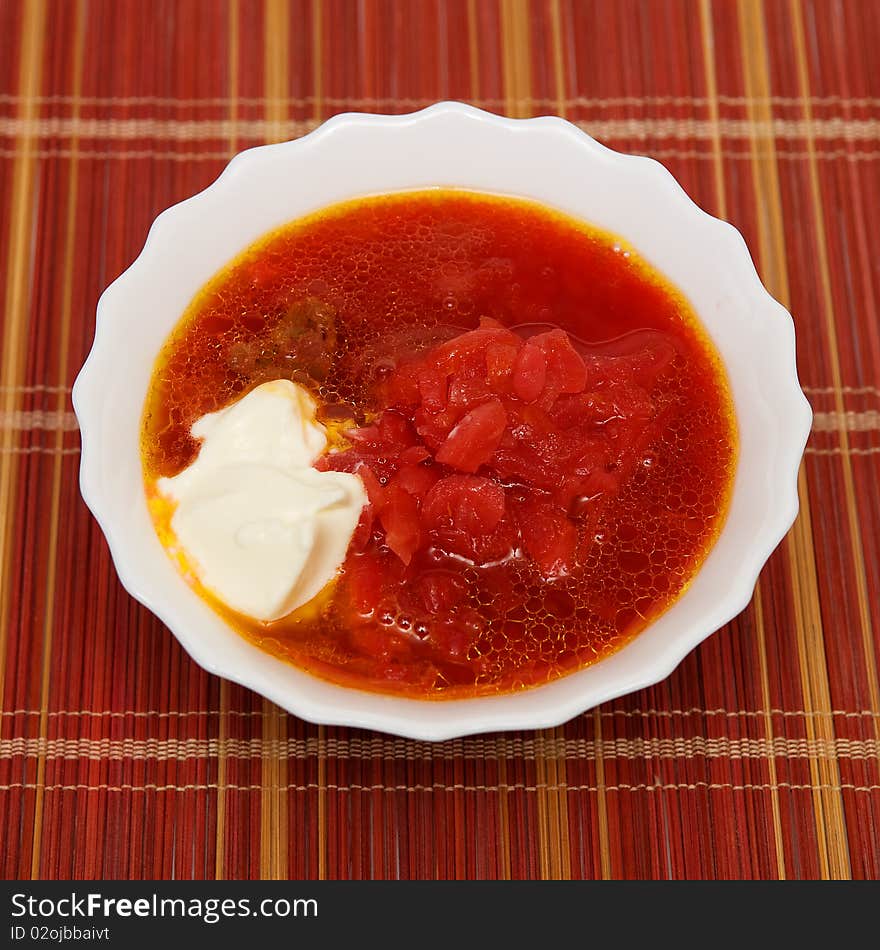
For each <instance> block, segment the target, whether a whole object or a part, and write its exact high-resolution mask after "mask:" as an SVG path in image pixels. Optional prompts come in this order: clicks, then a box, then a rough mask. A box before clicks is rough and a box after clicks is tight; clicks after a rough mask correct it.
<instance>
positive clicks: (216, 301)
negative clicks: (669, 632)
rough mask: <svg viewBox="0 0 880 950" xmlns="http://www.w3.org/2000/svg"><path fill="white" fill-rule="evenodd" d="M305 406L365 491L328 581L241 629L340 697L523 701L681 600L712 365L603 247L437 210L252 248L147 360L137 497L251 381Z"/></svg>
mask: <svg viewBox="0 0 880 950" xmlns="http://www.w3.org/2000/svg"><path fill="white" fill-rule="evenodd" d="M278 378H287V379H291V380H293V381H295V382H297V383H299V384H300V385H302V386H305V387H306V388H307V389H309V390H310V391H311V393H312V394H313V395H314V397H315V398H316V400H317V402H318V405H319V409H318V419H319V420H320V421H322V422H323V423H324V424H325V425H326V426H327V429H328V435H329V438H330V450H329V452H328V453H326V454H325V455H323V456H321V457H320V458H319V460H318V462H317V463H316V467H318V468H324V469H335V470H340V471H347V472H353V473H356V474H357V475H359V476H360V478H361V479H362V481H363V483H364V485H365V488H366V490H367V494H368V497H369V502H370V503H369V505H368V506H367V507H366V508H364V510H363V513H362V515H361V520H360V523H359V525H358V528H357V530H356V532H355V534H354V537H353V538H352V541H351V544H350V546H349V549H348V553H347V556H346V559H345V562H344V564H343V565H342V568H341V570H340V571H339V573H338V576H337V578H336V579H335V581H333V582H332V584H330V585H328V587H327V588H325V590H324V591H323V592H322V593H321V594H320V595H319V596H318V597H317V598H316V599H315V600H314V601H312V602H311V603H309V604H307V605H306V606H305V607H303V608H300V609H298V610H296V611H295V612H294V613H292V614H290V615H289V616H287V617H285V618H283V619H281V620H278V621H275V622H272V623H261V622H259V621H256V620H252V619H249V618H247V617H243V616H240V615H238V614H235V613H234V612H232V611H230V610H228V609H227V608H225V607H224V606H223V605H222V604H220V603H219V602H217V601H216V600H215V599H214V598H212V596H211V595H210V594H209V593H208V592H207V591H205V590H204V589H201V588H200V587H199V585H198V582H197V581H195V580H193V578H192V577H191V572H186V564H185V563H184V562H183V561H181V565H180V566H181V568H182V569H183V570H184V571H185V573H187V576H188V577H189V579H190V581H191V583H193V584H194V585H195V586H196V587H197V588H198V589H199V592H200V594H201V595H202V596H203V597H205V598H206V599H207V600H208V601H209V602H210V603H211V604H212V606H213V607H214V608H215V609H216V610H217V611H218V612H220V613H221V614H222V615H223V616H224V617H225V619H226V620H227V621H228V622H229V623H230V624H231V625H232V626H233V627H234V628H235V629H236V630H237V631H239V632H240V633H241V634H242V635H243V636H245V637H247V638H248V639H250V640H252V641H253V642H255V643H256V644H258V645H259V646H260V647H261V648H263V649H264V650H267V651H269V652H270V653H272V654H274V655H276V656H279V657H282V658H283V659H285V660H288V661H289V662H292V663H294V664H296V665H297V666H299V667H302V668H304V669H307V670H309V671H311V672H312V673H315V674H317V675H319V676H322V677H325V678H327V679H330V680H333V681H334V682H337V683H342V684H345V685H348V686H354V687H360V688H363V689H369V690H374V691H380V692H392V693H402V694H407V695H415V696H419V697H423V698H434V699H443V698H452V697H462V696H473V695H482V694H487V693H499V692H508V691H511V690H517V689H522V688H526V687H529V686H534V685H538V684H540V683H545V682H547V681H548V680H552V679H554V678H556V677H559V676H562V675H564V674H566V673H570V672H571V671H573V670H576V669H578V668H580V667H583V666H586V665H588V664H591V663H594V662H596V661H597V660H599V659H601V658H602V657H604V656H607V655H608V654H609V653H611V652H613V651H614V650H616V649H618V648H619V647H620V646H622V645H623V644H624V643H626V642H627V641H628V640H629V639H631V638H632V637H633V636H635V635H636V634H638V633H639V632H640V631H641V630H642V629H643V628H644V627H645V626H646V625H647V624H648V623H650V622H651V621H652V620H653V619H654V618H656V617H657V616H658V615H659V614H660V613H662V612H663V611H664V610H665V609H666V608H667V607H668V606H669V605H670V604H671V603H672V602H673V601H674V600H675V599H676V598H677V597H678V596H679V595H680V594H681V592H682V591H683V589H684V588H685V586H686V585H687V584H688V582H689V581H690V580H691V578H692V577H693V576H694V573H695V572H696V571H697V570H698V568H699V567H700V564H701V563H702V561H703V559H704V558H705V556H706V554H707V553H708V551H709V549H710V548H711V546H712V544H713V542H714V540H715V538H716V537H717V535H718V532H719V530H720V527H721V524H722V522H723V519H724V515H725V512H726V509H727V505H728V500H729V496H730V490H731V483H732V478H733V471H734V468H735V461H736V428H735V422H734V416H733V411H732V405H731V400H730V395H729V392H728V387H727V383H726V379H725V376H724V372H723V368H722V366H721V363H720V361H719V359H718V356H717V353H716V352H715V350H714V349H713V347H712V345H711V343H710V341H709V340H708V338H707V337H706V335H705V334H704V332H703V331H702V329H701V327H700V326H699V324H698V322H697V320H696V318H695V316H694V314H693V312H692V311H691V310H690V308H689V306H688V304H687V302H686V301H685V300H684V299H683V298H682V297H681V296H680V295H679V294H678V293H677V292H676V290H675V288H673V287H672V286H670V285H669V284H668V283H667V282H666V281H665V280H664V279H663V278H662V276H661V275H659V274H658V273H657V272H655V271H654V270H652V269H651V268H650V267H649V266H648V265H647V264H646V263H645V262H644V261H643V260H641V259H640V258H639V257H638V255H637V253H636V252H635V250H633V249H631V248H630V247H628V246H627V245H626V244H625V242H623V241H622V240H620V239H618V238H616V237H615V236H614V235H611V234H607V233H604V232H602V231H599V230H596V229H594V228H590V227H588V226H586V225H584V224H582V223H580V222H577V221H574V220H572V219H570V218H567V217H565V216H563V215H560V214H558V213H555V212H551V211H548V210H547V209H545V208H543V207H541V206H539V205H536V204H533V203H531V202H526V201H521V200H516V199H508V198H496V197H489V196H485V195H478V194H472V193H468V192H456V191H430V192H418V193H408V194H400V195H393V196H384V197H378V198H369V199H362V200H357V201H353V202H349V203H346V204H343V205H338V206H336V207H333V208H330V209H327V210H325V211H322V212H321V213H319V214H316V215H314V216H312V217H309V218H306V219H303V220H301V221H298V222H295V223H294V224H291V225H289V226H287V227H284V228H281V229H280V230H278V231H276V232H273V233H272V234H270V235H269V236H268V237H266V238H265V239H264V240H262V241H260V242H259V243H258V244H256V245H254V246H253V247H251V248H250V249H249V250H248V251H246V252H245V253H244V254H243V255H242V256H241V257H239V258H238V259H237V260H236V261H234V262H233V263H232V264H231V265H229V266H228V267H227V268H226V269H225V270H224V271H222V272H221V273H220V274H219V275H218V276H217V277H216V278H215V279H214V280H213V281H212V282H211V283H210V284H209V285H208V286H207V287H206V288H205V290H204V291H203V292H202V293H201V294H200V295H199V296H198V297H197V299H196V300H195V301H194V303H193V304H192V306H191V307H190V309H189V310H188V311H187V313H186V314H185V316H184V317H183V319H182V321H181V323H180V324H179V326H178V327H177V329H176V330H175V331H174V333H173V334H172V336H171V338H170V339H169V341H168V342H167V344H166V346H165V348H164V350H163V352H162V354H161V356H160V359H159V361H158V363H157V365H156V368H155V371H154V374H153V380H152V386H151V390H150V393H149V396H148V399H147V404H146V409H145V413H144V420H143V431H142V447H143V461H144V471H145V481H146V486H147V494H148V497H149V498H150V501H151V508H152V511H153V515H154V519H155V522H156V526H157V530H158V531H159V534H160V537H161V538H162V539H163V542H165V543H166V544H167V545H168V546H169V547H172V546H173V545H172V543H171V538H170V527H169V523H170V522H169V519H170V513H171V512H170V507H169V505H168V504H167V503H166V502H164V501H162V500H161V499H160V498H159V497H158V495H157V492H156V491H155V481H156V479H157V478H158V477H160V476H163V475H174V474H176V473H178V472H179V471H180V470H181V469H183V468H184V467H185V466H187V465H188V464H189V463H190V462H192V460H193V459H194V458H195V456H196V455H197V453H198V443H197V442H196V441H195V440H194V439H193V438H192V437H191V435H190V431H189V430H190V426H191V425H192V424H193V422H194V421H195V420H196V419H198V418H199V417H200V416H202V415H203V414H205V413H208V412H212V411H214V410H217V409H219V408H222V407H223V406H226V405H228V404H229V403H231V402H232V401H234V400H235V399H237V398H238V397H240V396H241V395H242V394H244V393H246V392H247V391H248V390H250V389H252V388H254V387H255V386H257V385H259V384H260V383H263V382H267V381H269V380H272V379H278Z"/></svg>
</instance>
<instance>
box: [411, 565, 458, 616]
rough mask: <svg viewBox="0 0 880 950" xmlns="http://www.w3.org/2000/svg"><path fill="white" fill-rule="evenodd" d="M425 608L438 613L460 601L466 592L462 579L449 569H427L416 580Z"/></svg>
mask: <svg viewBox="0 0 880 950" xmlns="http://www.w3.org/2000/svg"><path fill="white" fill-rule="evenodd" d="M418 589H419V596H420V598H421V601H422V604H423V606H424V608H425V610H427V611H429V612H430V613H432V614H439V613H442V612H443V611H446V610H449V609H450V608H452V607H454V606H455V605H456V604H458V603H460V602H461V600H462V599H463V598H464V595H465V594H466V593H467V588H466V586H465V583H464V581H463V580H462V579H461V578H460V577H459V576H458V575H456V574H453V573H452V572H451V571H428V572H427V573H425V574H422V576H421V577H420V578H419V580H418Z"/></svg>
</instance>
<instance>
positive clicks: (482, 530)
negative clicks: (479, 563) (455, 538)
mask: <svg viewBox="0 0 880 950" xmlns="http://www.w3.org/2000/svg"><path fill="white" fill-rule="evenodd" d="M503 517H504V489H503V488H502V487H501V486H500V485H499V484H498V483H497V482H495V481H492V479H489V478H480V477H479V476H477V475H449V476H447V477H446V478H443V479H441V480H440V481H439V482H437V484H436V485H434V487H433V488H432V489H431V490H430V491H429V492H428V494H427V496H426V497H425V500H424V502H423V504H422V520H423V523H424V525H425V527H426V528H428V529H429V530H431V529H437V528H447V527H448V528H455V529H458V530H460V531H464V532H467V533H470V534H473V535H484V534H488V533H489V532H490V531H492V530H493V529H494V528H495V526H496V525H497V524H498V522H499V521H501V519H502V518H503Z"/></svg>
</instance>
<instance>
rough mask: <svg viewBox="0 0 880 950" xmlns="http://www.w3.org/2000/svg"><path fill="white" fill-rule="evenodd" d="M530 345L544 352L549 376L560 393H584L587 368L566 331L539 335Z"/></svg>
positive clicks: (531, 340) (532, 339) (530, 341)
mask: <svg viewBox="0 0 880 950" xmlns="http://www.w3.org/2000/svg"><path fill="white" fill-rule="evenodd" d="M529 343H530V344H531V345H532V346H537V347H539V348H540V349H541V350H542V351H543V353H544V356H545V357H546V360H547V375H548V377H549V379H550V381H551V383H552V385H553V388H554V389H556V390H557V391H558V392H560V393H579V392H583V390H584V387H585V386H586V385H587V367H586V364H585V363H584V361H583V359H582V357H581V355H580V353H578V352H577V350H576V349H575V348H574V347H573V346H572V345H571V337H569V335H568V334H567V333H566V332H565V331H564V330H551V331H550V332H549V333H539V334H538V335H537V336H533V337H532V338H531V339H530V340H529Z"/></svg>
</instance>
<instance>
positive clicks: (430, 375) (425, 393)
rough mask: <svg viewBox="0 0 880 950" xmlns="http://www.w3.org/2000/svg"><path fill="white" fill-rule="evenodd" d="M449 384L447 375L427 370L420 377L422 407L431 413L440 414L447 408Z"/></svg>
mask: <svg viewBox="0 0 880 950" xmlns="http://www.w3.org/2000/svg"><path fill="white" fill-rule="evenodd" d="M447 390H448V382H447V377H446V374H445V373H441V372H440V371H439V370H436V369H426V370H425V371H424V372H423V373H422V374H421V375H420V376H419V394H420V395H421V397H422V405H423V406H424V407H425V408H426V409H428V410H430V411H431V412H439V411H440V410H441V409H443V408H444V407H445V406H446V399H447Z"/></svg>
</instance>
